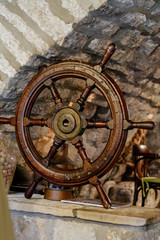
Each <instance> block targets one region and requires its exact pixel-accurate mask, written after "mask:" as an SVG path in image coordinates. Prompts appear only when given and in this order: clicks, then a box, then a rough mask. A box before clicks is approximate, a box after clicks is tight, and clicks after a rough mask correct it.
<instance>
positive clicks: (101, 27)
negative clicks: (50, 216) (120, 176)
mask: <svg viewBox="0 0 160 240" xmlns="http://www.w3.org/2000/svg"><path fill="white" fill-rule="evenodd" d="M55 2H56V4H55V5H54V4H53V2H52V1H49V0H46V1H45V0H42V1H29V0H26V1H21V0H17V1H16V0H13V1H2V2H1V7H0V9H1V10H0V32H1V33H2V34H1V37H0V43H1V47H0V50H1V54H0V58H1V65H0V75H1V91H0V114H1V115H3V116H11V115H15V112H16V105H17V102H18V100H19V97H20V95H21V93H22V91H23V90H24V87H25V86H26V85H27V83H28V82H29V81H30V80H31V79H32V77H33V76H34V75H35V74H36V73H37V71H38V67H39V65H40V64H41V63H46V64H47V65H50V64H51V63H54V62H55V61H57V60H66V59H73V60H83V61H86V62H90V63H92V64H97V63H98V62H100V59H101V57H102V56H103V54H104V51H105V49H106V47H107V45H108V44H109V43H110V42H114V43H115V44H116V46H117V50H116V52H115V53H114V55H113V56H112V59H111V60H110V62H109V64H108V65H107V67H106V71H107V72H108V74H110V75H111V76H112V77H113V78H114V79H115V81H116V82H117V83H118V85H119V86H120V88H121V90H122V92H123V94H124V97H125V100H126V102H127V105H128V109H129V113H130V119H132V120H134V121H136V120H138V121H140V120H146V119H152V120H153V121H155V123H156V127H155V130H154V131H152V132H151V133H148V135H147V144H148V145H149V146H150V147H151V149H152V150H153V151H160V145H159V129H160V124H159V118H160V97H159V92H160V86H159V73H160V67H159V62H160V60H159V54H160V34H159V28H160V4H159V1H156V0H146V1H145V0H123V1H122V0H112V1H111V0H108V1H102V0H101V1H100V0H99V1H93V0H88V1H80V0H72V1H65V0H61V1H55ZM65 88H66V86H64V89H65ZM78 91H79V92H81V88H80V90H78ZM48 101H49V100H48ZM40 103H42V101H40ZM46 105H47V103H46ZM41 106H42V105H38V107H37V112H39V110H41V108H40V107H41ZM43 107H45V106H43ZM93 110H94V109H92V111H93ZM44 132H45V130H44ZM39 137H40V136H36V135H35V138H39ZM1 138H2V139H3V141H4V142H5V143H6V144H7V145H10V147H11V148H12V149H13V151H14V152H16V155H17V159H19V160H18V161H19V162H20V163H22V161H23V160H22V157H21V154H20V153H19V151H18V150H17V146H16V143H15V133H14V128H13V127H10V126H2V131H1ZM97 139H99V142H102V139H101V134H99V135H98V133H97V135H96V139H94V140H93V136H92V135H91V137H90V139H88V140H86V142H91V140H93V141H92V143H93V144H91V146H90V147H91V148H92V149H93V151H96V150H95V149H96V145H94V144H95V142H97ZM91 148H90V149H91Z"/></svg>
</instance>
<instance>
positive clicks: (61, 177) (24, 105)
mask: <svg viewBox="0 0 160 240" xmlns="http://www.w3.org/2000/svg"><path fill="white" fill-rule="evenodd" d="M64 76H67V77H68V76H76V77H79V78H82V79H83V78H84V79H86V78H88V77H89V78H90V79H92V80H93V81H95V82H96V83H97V84H98V86H99V87H100V89H101V91H102V94H103V95H104V96H105V99H106V100H107V102H108V105H109V108H110V111H111V115H112V118H113V120H114V124H115V125H118V128H114V129H113V130H111V133H110V137H109V139H108V142H107V144H106V146H105V148H104V150H103V152H102V153H101V155H100V156H99V157H98V158H97V159H96V160H95V161H94V163H93V164H92V167H91V169H89V170H87V171H86V170H84V169H81V170H79V171H77V170H74V171H72V172H71V173H68V172H66V173H64V172H61V171H60V170H57V169H54V171H53V170H52V171H51V170H50V169H48V168H45V167H44V166H43V165H42V164H41V160H42V157H41V156H40V155H39V154H38V152H37V150H36V149H35V147H34V145H33V142H32V141H31V144H28V143H29V140H31V137H30V133H29V128H28V127H24V126H23V122H24V117H25V116H27V115H28V114H30V113H31V109H32V107H33V105H34V103H33V104H32V106H30V103H31V101H33V102H35V100H36V99H37V96H39V94H40V92H42V91H43V86H44V83H45V81H47V80H48V79H49V78H51V77H52V79H54V80H55V81H56V80H57V79H63V78H64ZM106 87H107V88H106ZM38 91H39V92H38ZM108 94H109V96H108ZM117 109H118V110H120V112H119V114H115V112H116V111H117ZM124 119H128V111H127V107H126V103H125V100H124V98H123V94H122V93H121V90H120V89H119V87H118V86H117V84H116V83H115V82H114V80H113V79H112V78H110V77H109V76H108V75H106V74H104V73H102V74H100V73H99V72H97V71H96V70H95V69H94V67H93V66H91V65H89V64H87V63H80V62H75V61H73V62H61V63H57V64H53V65H51V66H50V67H48V68H47V69H45V70H44V71H42V72H41V73H39V74H37V75H36V76H35V77H34V78H33V79H32V80H31V82H30V83H29V84H28V85H27V87H26V88H25V89H24V91H23V93H22V96H21V98H20V100H19V103H18V107H17V124H16V136H17V142H18V145H19V148H20V151H21V153H22V155H23V157H24V159H25V161H26V162H27V164H28V165H29V166H30V167H31V169H32V170H33V171H35V172H38V173H39V174H40V175H42V177H43V178H44V179H46V180H47V181H49V182H51V183H54V184H57V185H63V186H76V185H82V184H84V183H87V182H88V179H89V178H90V177H92V176H94V175H97V176H100V177H101V176H103V175H104V174H105V173H106V172H108V171H109V170H110V169H111V168H112V166H113V165H114V164H115V162H116V161H117V159H118V156H119V155H120V153H121V152H122V150H123V147H124V145H125V142H126V138H127V131H126V130H123V120H124ZM115 136H118V139H115ZM26 138H27V139H26ZM111 139H112V140H113V142H114V143H111ZM113 146H114V147H113ZM110 147H111V150H112V151H111V150H109V148H110ZM107 151H108V152H107ZM113 151H114V153H113ZM106 155H107V156H108V157H106ZM88 172H90V174H88Z"/></svg>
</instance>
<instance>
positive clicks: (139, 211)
mask: <svg viewBox="0 0 160 240" xmlns="http://www.w3.org/2000/svg"><path fill="white" fill-rule="evenodd" d="M8 200H9V206H10V210H16V211H24V212H29V213H30V212H32V213H41V214H44V215H45V214H50V215H53V216H59V217H73V218H77V219H83V220H89V221H97V222H101V223H112V224H119V225H130V226H145V225H148V224H153V223H157V222H159V221H160V209H157V208H154V209H152V208H142V207H134V206H132V207H123V208H115V209H109V210H107V209H103V208H99V207H89V206H83V205H77V204H71V203H63V202H58V201H49V200H46V199H43V196H41V195H34V197H33V198H32V199H29V200H28V199H25V198H24V196H23V194H9V195H8Z"/></svg>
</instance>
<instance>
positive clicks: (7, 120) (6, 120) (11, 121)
mask: <svg viewBox="0 0 160 240" xmlns="http://www.w3.org/2000/svg"><path fill="white" fill-rule="evenodd" d="M0 124H10V125H11V126H15V125H16V117H11V118H0Z"/></svg>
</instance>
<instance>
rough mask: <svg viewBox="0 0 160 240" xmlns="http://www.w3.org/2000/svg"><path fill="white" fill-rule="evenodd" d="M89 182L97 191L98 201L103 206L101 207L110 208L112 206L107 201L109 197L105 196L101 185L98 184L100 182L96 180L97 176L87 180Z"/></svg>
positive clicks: (109, 201)
mask: <svg viewBox="0 0 160 240" xmlns="http://www.w3.org/2000/svg"><path fill="white" fill-rule="evenodd" d="M89 182H90V183H91V184H92V185H93V186H95V187H96V189H97V192H98V195H99V197H100V200H101V202H102V204H103V207H104V208H111V206H112V203H111V200H110V199H109V197H108V196H107V195H106V193H105V191H104V189H103V187H102V184H101V182H100V180H99V179H98V177H97V176H94V177H92V178H90V179H89Z"/></svg>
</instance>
